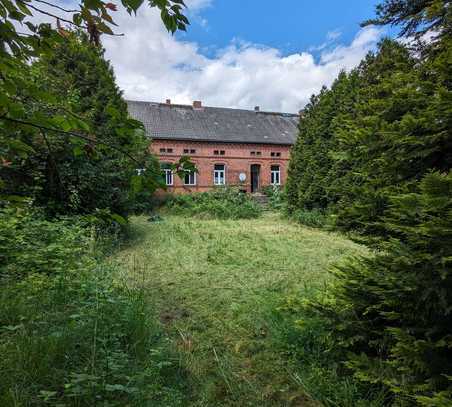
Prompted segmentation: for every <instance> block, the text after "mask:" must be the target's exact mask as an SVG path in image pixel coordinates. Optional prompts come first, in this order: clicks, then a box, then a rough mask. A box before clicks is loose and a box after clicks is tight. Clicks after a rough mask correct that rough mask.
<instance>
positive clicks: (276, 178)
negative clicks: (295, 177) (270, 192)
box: [270, 165, 281, 185]
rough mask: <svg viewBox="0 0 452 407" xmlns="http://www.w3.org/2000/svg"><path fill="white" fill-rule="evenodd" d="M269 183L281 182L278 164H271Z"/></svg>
mask: <svg viewBox="0 0 452 407" xmlns="http://www.w3.org/2000/svg"><path fill="white" fill-rule="evenodd" d="M270 181H271V184H272V185H280V184H281V169H280V168H279V165H272V166H271V180H270Z"/></svg>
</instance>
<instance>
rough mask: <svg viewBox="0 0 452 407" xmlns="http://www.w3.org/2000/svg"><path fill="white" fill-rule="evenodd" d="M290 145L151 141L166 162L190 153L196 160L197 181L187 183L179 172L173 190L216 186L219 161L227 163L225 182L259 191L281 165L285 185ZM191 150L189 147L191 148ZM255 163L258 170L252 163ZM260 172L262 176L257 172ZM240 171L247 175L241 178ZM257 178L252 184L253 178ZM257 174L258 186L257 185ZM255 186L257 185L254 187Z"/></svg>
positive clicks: (281, 177)
mask: <svg viewBox="0 0 452 407" xmlns="http://www.w3.org/2000/svg"><path fill="white" fill-rule="evenodd" d="M290 148H291V146H289V145H272V144H239V143H216V142H200V141H199V142H198V141H177V140H174V141H173V140H162V139H156V140H154V141H153V142H152V144H151V147H150V149H151V151H152V152H153V153H154V154H155V155H157V157H158V158H159V160H160V161H161V162H162V163H175V162H177V161H178V160H179V159H180V158H181V157H182V156H183V155H188V156H190V157H191V160H192V161H193V162H194V163H195V165H196V167H197V169H198V171H199V172H198V174H196V185H193V186H191V185H190V186H189V185H185V184H184V180H181V179H180V178H179V177H177V176H176V175H175V176H174V177H173V186H169V187H168V191H169V192H175V193H186V192H201V191H208V190H209V189H212V188H213V187H214V166H215V164H223V165H225V184H226V185H228V186H238V187H240V188H241V189H243V190H244V191H247V192H256V190H259V189H260V188H262V187H265V186H268V185H271V168H272V166H273V168H274V169H275V166H279V170H280V185H284V183H285V181H286V178H287V165H288V161H289V154H290ZM187 150H188V151H187ZM252 165H254V167H253V168H254V171H253V172H254V174H253V176H252V174H251V166H252ZM256 173H258V176H256ZM240 174H245V175H246V180H245V181H243V182H241V181H240V179H239V176H240ZM252 178H253V179H254V187H253V188H252V185H251V184H252V183H251V180H252ZM256 178H258V182H257V183H258V187H257V188H256ZM252 189H254V190H253V191H252Z"/></svg>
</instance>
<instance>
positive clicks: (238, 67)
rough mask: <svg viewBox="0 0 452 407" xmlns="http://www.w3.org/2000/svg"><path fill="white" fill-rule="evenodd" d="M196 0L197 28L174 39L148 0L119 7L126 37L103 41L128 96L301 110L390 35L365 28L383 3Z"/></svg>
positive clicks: (191, 1)
mask: <svg viewBox="0 0 452 407" xmlns="http://www.w3.org/2000/svg"><path fill="white" fill-rule="evenodd" d="M186 2H187V5H188V10H187V14H188V17H189V19H190V22H191V25H190V26H189V28H188V31H187V32H186V33H177V34H176V35H174V36H172V35H171V34H169V33H168V32H167V31H166V30H165V28H164V27H163V25H162V23H161V21H160V18H159V14H158V12H157V11H156V10H155V9H150V8H149V7H146V6H145V5H143V7H142V8H141V9H140V10H139V12H138V14H137V16H129V15H128V14H127V13H126V12H125V11H123V10H121V11H118V12H116V13H114V19H115V21H116V23H117V24H118V26H119V27H118V28H117V29H116V31H118V32H121V33H124V34H125V35H124V36H123V37H109V36H104V37H103V40H102V41H103V45H104V47H105V48H106V57H107V58H108V59H110V61H111V63H112V65H113V67H114V70H115V73H116V77H117V81H118V83H119V86H120V87H121V89H122V90H123V91H124V95H125V97H126V98H128V99H133V100H145V101H164V100H165V99H167V98H169V99H171V100H172V101H173V102H174V103H191V102H192V101H193V100H202V102H203V103H204V104H205V105H210V106H225V107H240V108H253V107H254V106H257V105H259V106H261V108H262V109H263V110H273V111H285V112H297V111H298V110H300V109H301V108H302V107H303V106H304V105H305V104H306V102H307V101H308V99H309V97H310V96H311V95H312V94H313V93H316V92H318V91H319V89H320V88H321V87H322V85H327V86H328V85H330V84H331V82H332V81H333V80H334V78H335V77H336V76H337V74H338V73H339V72H340V70H342V69H346V70H349V69H351V68H352V67H354V66H356V65H357V64H358V63H359V61H360V60H361V59H362V58H363V57H364V56H365V54H366V53H367V52H368V51H370V50H372V49H374V48H375V46H376V44H377V42H378V41H379V39H381V37H382V36H383V35H385V32H384V31H382V30H381V29H379V28H375V27H368V28H364V29H361V28H360V27H359V23H360V22H361V21H363V20H365V19H367V18H370V17H372V16H373V15H374V6H375V3H376V2H377V1H376V0H347V1H346V2H342V1H337V0H317V1H316V2H307V1H300V0H281V1H270V0H187V1H186ZM66 4H67V3H66Z"/></svg>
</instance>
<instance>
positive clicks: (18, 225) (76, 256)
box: [0, 209, 90, 279]
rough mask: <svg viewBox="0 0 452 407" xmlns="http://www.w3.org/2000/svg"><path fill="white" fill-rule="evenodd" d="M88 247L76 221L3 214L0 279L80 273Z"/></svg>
mask: <svg viewBox="0 0 452 407" xmlns="http://www.w3.org/2000/svg"><path fill="white" fill-rule="evenodd" d="M89 244H90V241H89V238H88V234H87V232H86V229H85V228H83V227H82V226H81V224H80V222H75V223H74V220H73V219H72V220H62V221H59V222H56V221H55V222H51V221H48V220H46V219H45V218H43V217H41V216H39V215H37V214H36V213H32V212H28V211H26V210H18V209H3V210H0V279H2V278H3V279H5V278H23V277H25V276H26V275H29V274H35V273H46V274H56V273H68V272H71V271H73V270H78V269H79V268H80V265H81V264H83V262H84V259H85V254H86V253H87V252H88V251H89Z"/></svg>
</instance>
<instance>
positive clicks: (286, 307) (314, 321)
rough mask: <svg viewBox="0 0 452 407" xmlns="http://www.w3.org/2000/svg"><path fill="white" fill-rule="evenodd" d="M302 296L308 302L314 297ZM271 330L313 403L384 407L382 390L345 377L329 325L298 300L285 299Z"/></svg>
mask: <svg viewBox="0 0 452 407" xmlns="http://www.w3.org/2000/svg"><path fill="white" fill-rule="evenodd" d="M306 294H307V295H306ZM305 295H306V298H311V297H312V295H313V293H311V292H306V293H305ZM270 326H271V327H272V329H273V332H272V337H273V341H274V346H275V349H279V350H280V351H282V352H284V353H285V355H286V357H287V359H288V360H289V361H290V363H291V365H293V366H292V367H293V371H294V372H295V373H294V380H295V381H296V382H297V383H298V384H299V385H300V386H302V387H303V389H304V390H305V391H306V393H307V394H309V395H310V396H311V397H312V398H313V399H315V400H318V401H320V402H321V403H322V404H323V405H325V406H349V407H358V406H361V407H370V406H374V407H381V406H383V405H385V403H384V400H385V397H386V392H385V391H384V390H383V389H382V387H381V386H374V385H369V384H365V383H362V382H360V381H359V380H358V379H356V378H354V377H352V376H351V375H350V374H347V369H346V368H345V367H344V365H343V363H342V359H341V356H342V355H341V354H340V352H338V349H337V348H336V343H335V341H334V337H333V336H332V335H331V331H330V327H329V325H328V324H327V322H326V321H325V319H324V318H322V317H319V316H318V315H315V314H314V313H312V311H311V310H309V308H307V307H306V306H305V303H304V301H303V300H301V299H300V298H299V297H287V298H286V299H285V300H284V301H283V303H282V304H280V305H279V306H278V307H277V308H276V310H275V311H274V312H273V321H272V324H270ZM348 373H349V372H348Z"/></svg>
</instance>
